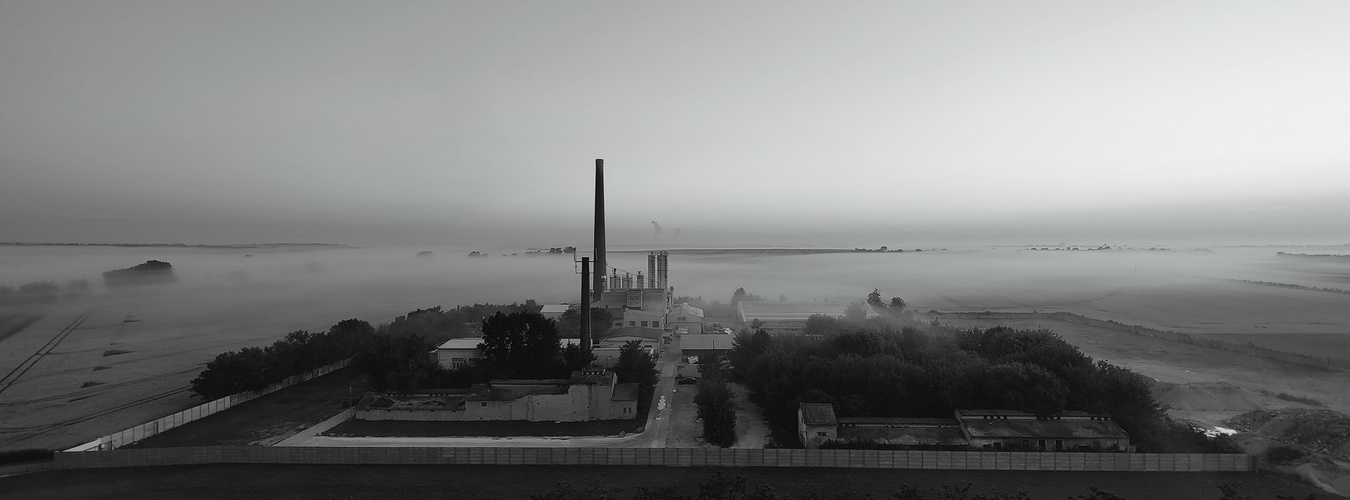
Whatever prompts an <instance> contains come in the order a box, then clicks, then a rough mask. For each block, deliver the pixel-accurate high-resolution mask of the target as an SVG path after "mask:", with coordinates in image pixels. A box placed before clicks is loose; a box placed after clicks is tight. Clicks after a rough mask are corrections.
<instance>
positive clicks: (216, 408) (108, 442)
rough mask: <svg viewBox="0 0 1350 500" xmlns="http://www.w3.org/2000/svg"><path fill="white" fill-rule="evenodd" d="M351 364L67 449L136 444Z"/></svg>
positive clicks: (105, 448) (107, 448) (294, 377)
mask: <svg viewBox="0 0 1350 500" xmlns="http://www.w3.org/2000/svg"><path fill="white" fill-rule="evenodd" d="M351 364H352V359H351V358H347V359H344V360H342V361H338V362H336V363H333V364H331V365H328V366H324V367H321V368H316V369H314V370H311V371H309V372H306V373H302V374H300V375H292V376H290V377H286V378H285V379H283V380H282V381H281V382H277V383H275V384H272V385H269V386H267V387H265V388H263V389H259V390H256V391H249V392H240V393H236V394H231V395H229V396H226V397H223V398H220V399H217V400H215V401H211V402H209V403H205V404H200V405H197V406H194V407H192V408H188V409H186V410H183V411H180V412H178V413H174V414H173V415H169V416H167V417H163V418H159V419H155V420H151V421H149V422H146V423H143V424H140V425H137V426H135V427H131V428H128V429H125V430H122V431H120V432H114V433H112V434H109V435H107V436H103V437H100V438H98V439H95V440H93V441H90V442H88V443H85V444H82V445H79V446H76V447H74V448H71V449H68V450H66V452H82V451H111V450H115V449H117V448H121V447H123V446H126V445H129V444H131V443H135V442H137V441H140V440H142V439H145V438H148V437H150V436H154V435H156V434H159V433H161V432H164V431H167V430H169V429H172V428H175V427H179V426H181V425H183V424H186V423H188V422H192V421H195V420H200V419H202V418H205V417H208V416H211V415H214V414H216V413H220V412H222V411H225V410H228V409H230V407H232V406H234V405H237V404H240V403H243V402H246V401H250V400H253V399H257V398H260V397H262V396H266V395H268V394H271V393H274V392H277V391H279V390H282V389H285V388H287V387H290V386H293V385H295V384H299V383H301V382H306V381H309V380H313V379H315V378H318V377H322V376H324V375H327V374H329V373H332V372H334V371H337V370H341V369H343V368H346V367H348V366H351Z"/></svg>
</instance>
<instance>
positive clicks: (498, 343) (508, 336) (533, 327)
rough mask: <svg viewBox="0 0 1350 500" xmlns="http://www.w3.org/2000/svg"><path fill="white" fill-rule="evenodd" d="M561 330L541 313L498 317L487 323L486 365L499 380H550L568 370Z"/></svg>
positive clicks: (514, 313)
mask: <svg viewBox="0 0 1350 500" xmlns="http://www.w3.org/2000/svg"><path fill="white" fill-rule="evenodd" d="M558 344H559V336H558V327H557V325H556V324H555V323H554V322H553V320H551V319H548V318H545V317H544V316H543V315H542V314H539V313H537V312H513V313H511V314H503V313H500V312H499V313H496V314H493V315H492V316H489V317H488V318H487V319H484V320H483V342H482V343H481V344H478V349H479V350H481V351H483V363H484V364H486V365H487V366H488V367H490V369H491V371H492V372H493V373H494V374H495V375H496V376H499V377H506V378H549V377H551V376H557V375H559V374H560V372H562V371H563V370H564V367H563V364H562V359H561V351H562V348H561V347H560V346H559V345H558Z"/></svg>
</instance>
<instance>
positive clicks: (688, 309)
mask: <svg viewBox="0 0 1350 500" xmlns="http://www.w3.org/2000/svg"><path fill="white" fill-rule="evenodd" d="M670 313H671V314H674V315H679V314H687V315H689V316H698V317H700V318H702V317H703V310H702V309H699V308H697V307H694V306H691V305H689V303H688V302H681V303H680V305H678V306H675V308H674V309H673V310H671V311H670Z"/></svg>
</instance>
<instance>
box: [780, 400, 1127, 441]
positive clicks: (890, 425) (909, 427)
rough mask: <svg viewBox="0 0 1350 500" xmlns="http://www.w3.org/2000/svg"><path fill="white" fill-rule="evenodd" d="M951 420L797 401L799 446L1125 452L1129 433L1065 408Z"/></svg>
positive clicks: (960, 413) (973, 413)
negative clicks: (860, 412) (840, 410)
mask: <svg viewBox="0 0 1350 500" xmlns="http://www.w3.org/2000/svg"><path fill="white" fill-rule="evenodd" d="M955 417H956V418H954V419H943V418H893V417H837V416H835V413H834V405H831V404H828V403H801V404H800V405H799V406H798V409H797V433H798V438H799V439H800V440H801V442H802V445H803V446H805V447H807V448H819V447H821V445H824V444H826V443H837V444H842V445H848V444H857V445H887V446H894V447H896V448H900V449H924V450H962V449H973V450H998V451H1129V450H1130V436H1129V434H1127V433H1126V432H1125V430H1124V429H1121V428H1120V426H1119V425H1116V423H1115V421H1113V420H1111V416H1110V415H1104V414H1096V413H1087V412H1082V411H1063V412H1059V413H1055V414H1053V415H1043V416H1038V415H1035V414H1032V413H1027V412H1023V411H1014V410H956V411H955Z"/></svg>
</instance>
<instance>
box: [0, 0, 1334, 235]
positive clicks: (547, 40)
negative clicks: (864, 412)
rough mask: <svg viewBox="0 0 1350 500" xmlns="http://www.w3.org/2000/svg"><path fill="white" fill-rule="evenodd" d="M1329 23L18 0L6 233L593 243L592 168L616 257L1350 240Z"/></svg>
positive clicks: (1, 19)
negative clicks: (924, 246)
mask: <svg viewBox="0 0 1350 500" xmlns="http://www.w3.org/2000/svg"><path fill="white" fill-rule="evenodd" d="M1347 25H1350V3H1347V2H1344V1H1340V0H1337V1H1330V2H1318V1H1298V2H1268V1H1267V2H1238V1H1215V2H1176V1H1165V2H1145V1H1129V2H1084V1H1065V2H1002V1H999V2H932V1H882V2H865V3H864V2H801V3H789V2H781V1H774V2H763V3H752V2H627V1H623V2H585V1H578V2H556V1H547V2H515V1H512V2H444V1H436V2H338V1H333V0H324V1H316V2H301V1H285V2H273V1H260V2H247V1H228V2H226V1H221V2H189V1H182V0H172V1H165V2H139V1H88V2H76V1H60V2H53V1H46V0H38V1H22V0H4V1H0V241H30V242H31V241H69V242H94V241H122V242H187V243H223V242H265V241H324V242H335V243H355V244H377V243H462V242H465V241H471V240H472V241H487V240H493V241H502V242H508V243H512V244H516V243H519V244H526V245H528V244H532V243H533V244H537V245H561V244H575V245H579V246H587V244H588V243H589V233H588V231H589V228H588V226H589V223H590V217H591V215H590V214H591V205H590V201H591V182H592V174H593V165H594V160H595V158H605V160H606V173H607V176H606V184H607V188H608V195H609V196H608V199H609V210H608V212H609V222H610V231H611V240H612V241H616V242H619V243H623V242H628V243H634V244H642V243H644V242H650V241H651V240H652V238H653V230H652V227H651V225H650V224H649V222H650V221H652V220H655V221H659V222H660V223H661V224H662V226H664V228H665V230H666V231H665V234H664V238H665V241H667V242H670V241H672V240H671V238H672V235H673V232H674V228H677V227H678V228H681V230H682V231H681V232H682V235H681V238H683V239H684V240H685V241H686V242H689V243H694V242H709V243H713V242H725V243H755V242H766V243H793V242H802V243H806V242H836V241H837V242H842V243H853V242H855V241H856V244H857V245H869V244H888V243H889V244H891V245H892V246H909V245H907V244H906V242H907V241H909V240H913V239H919V238H921V237H922V238H928V239H929V240H934V241H935V242H936V243H941V241H942V238H948V237H949V238H954V239H963V240H979V239H981V238H984V239H987V240H990V241H991V242H992V241H999V242H1012V243H1017V242H1025V243H1040V242H1053V241H1060V240H1072V239H1073V238H1076V237H1082V238H1092V241H1093V242H1098V241H1100V242H1104V243H1139V244H1147V243H1154V242H1156V241H1167V240H1168V239H1169V238H1174V239H1175V238H1201V239H1204V238H1210V239H1214V240H1221V239H1223V240H1244V239H1246V240H1266V239H1270V238H1275V239H1280V240H1283V241H1286V242H1299V241H1317V242H1336V243H1350V222H1347V221H1348V220H1350V216H1347V214H1350V201H1347V199H1348V198H1350V197H1348V196H1347V195H1350V91H1347V90H1346V89H1350V29H1347V28H1346V26H1347ZM813 235H816V236H813ZM920 235H926V236H920Z"/></svg>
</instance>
